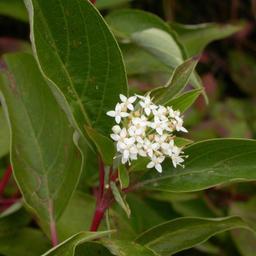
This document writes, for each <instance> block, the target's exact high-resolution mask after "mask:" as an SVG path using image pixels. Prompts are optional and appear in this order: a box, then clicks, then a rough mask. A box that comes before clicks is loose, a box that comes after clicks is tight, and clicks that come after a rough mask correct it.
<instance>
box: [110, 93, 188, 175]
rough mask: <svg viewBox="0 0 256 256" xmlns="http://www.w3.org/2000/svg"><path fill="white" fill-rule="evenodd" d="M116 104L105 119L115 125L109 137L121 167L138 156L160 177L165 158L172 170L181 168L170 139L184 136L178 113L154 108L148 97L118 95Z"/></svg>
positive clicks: (180, 156) (181, 120)
mask: <svg viewBox="0 0 256 256" xmlns="http://www.w3.org/2000/svg"><path fill="white" fill-rule="evenodd" d="M120 100H121V102H119V103H117V104H116V107H115V110H113V111H109V112H107V115H108V116H111V117H113V118H115V121H116V123H117V125H115V126H113V128H112V131H113V133H112V134H111V135H110V136H111V138H112V139H113V140H114V141H115V142H116V148H117V151H118V152H119V153H120V154H121V157H122V163H123V164H125V163H127V162H128V163H130V161H132V160H136V159H137V158H138V156H141V157H148V158H149V159H150V162H149V163H148V165H147V168H153V167H155V169H156V170H157V171H158V172H160V173H161V172H162V166H161V163H162V162H163V161H164V160H165V158H166V157H168V158H170V159H171V160H172V163H173V166H174V167H176V166H177V165H181V166H182V163H183V162H184V159H183V158H184V155H182V154H183V151H182V148H179V147H177V146H176V145H175V143H174V138H175V136H174V135H173V132H175V131H178V132H187V130H186V129H185V128H184V127H183V119H182V116H181V115H180V112H179V111H174V110H173V109H172V108H171V107H164V106H162V105H155V104H154V103H153V102H152V99H151V98H150V96H149V95H148V96H140V95H136V96H132V97H130V98H127V97H126V96H124V95H122V94H120Z"/></svg>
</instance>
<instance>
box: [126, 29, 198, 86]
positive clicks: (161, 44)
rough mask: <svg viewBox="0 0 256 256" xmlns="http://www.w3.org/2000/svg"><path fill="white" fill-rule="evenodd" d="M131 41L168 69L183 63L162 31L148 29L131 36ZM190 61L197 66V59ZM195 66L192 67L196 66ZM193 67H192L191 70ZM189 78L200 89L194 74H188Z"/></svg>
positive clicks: (171, 39)
mask: <svg viewBox="0 0 256 256" xmlns="http://www.w3.org/2000/svg"><path fill="white" fill-rule="evenodd" d="M131 40H132V42H134V43H136V44H137V45H139V46H140V47H142V48H143V49H145V50H147V51H148V52H149V53H151V54H152V55H153V56H155V57H156V58H157V59H158V60H160V61H161V62H162V63H164V64H165V65H166V66H168V67H169V68H172V69H174V68H176V67H177V66H180V65H181V64H182V63H183V56H182V52H181V50H180V48H179V46H178V44H177V43H176V41H175V40H174V38H173V37H172V35H171V34H169V33H167V32H165V31H163V30H160V29H156V28H150V29H147V30H143V31H141V32H136V33H134V34H132V36H131ZM192 60H194V62H196V64H197V61H198V59H193V58H192V59H191V62H192ZM185 63H186V62H185ZM196 64H194V65H195V66H196ZM187 65H188V64H187ZM192 66H193V65H192ZM195 66H194V67H193V70H194V68H195ZM176 72H177V70H176ZM189 76H191V79H190V80H191V83H192V84H193V85H194V87H197V88H202V84H201V81H200V79H199V78H198V76H197V75H196V73H195V72H194V73H193V74H190V75H189ZM172 78H173V76H171V80H172ZM171 80H170V81H171ZM169 83H170V82H168V83H167V84H169Z"/></svg>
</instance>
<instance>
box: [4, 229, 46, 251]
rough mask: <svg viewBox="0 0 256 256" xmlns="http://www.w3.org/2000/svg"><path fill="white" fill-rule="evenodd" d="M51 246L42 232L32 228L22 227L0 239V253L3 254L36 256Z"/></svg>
mask: <svg viewBox="0 0 256 256" xmlns="http://www.w3.org/2000/svg"><path fill="white" fill-rule="evenodd" d="M50 247H51V245H50V243H49V241H48V239H47V238H46V237H45V236H44V234H43V233H42V232H40V231H39V230H37V229H34V228H22V229H18V230H16V232H15V233H12V234H6V236H4V237H1V239H0V254H1V255H4V256H38V255H42V253H44V252H45V251H47V250H49V248H50Z"/></svg>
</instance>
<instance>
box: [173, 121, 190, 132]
mask: <svg viewBox="0 0 256 256" xmlns="http://www.w3.org/2000/svg"><path fill="white" fill-rule="evenodd" d="M173 123H174V126H175V129H176V131H178V132H188V130H187V129H186V128H184V127H183V119H182V118H181V117H177V118H176V119H175V120H174V121H173Z"/></svg>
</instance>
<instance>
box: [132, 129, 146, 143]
mask: <svg viewBox="0 0 256 256" xmlns="http://www.w3.org/2000/svg"><path fill="white" fill-rule="evenodd" d="M128 133H129V135H130V136H131V137H133V138H135V140H136V141H137V142H139V143H143V138H144V135H145V128H143V127H142V128H137V127H136V126H130V128H129V129H128Z"/></svg>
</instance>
